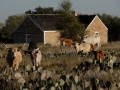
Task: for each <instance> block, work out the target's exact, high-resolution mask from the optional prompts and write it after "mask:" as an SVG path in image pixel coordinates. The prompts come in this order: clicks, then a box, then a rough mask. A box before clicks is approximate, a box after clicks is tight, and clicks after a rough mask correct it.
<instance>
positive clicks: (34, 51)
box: [31, 48, 40, 60]
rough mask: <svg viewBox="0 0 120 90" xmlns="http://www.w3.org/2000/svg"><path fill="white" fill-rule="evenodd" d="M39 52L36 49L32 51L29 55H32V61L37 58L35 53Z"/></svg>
mask: <svg viewBox="0 0 120 90" xmlns="http://www.w3.org/2000/svg"><path fill="white" fill-rule="evenodd" d="M39 51H40V49H39V48H36V49H33V51H32V52H31V55H32V58H33V59H34V60H36V58H37V53H38V52H39Z"/></svg>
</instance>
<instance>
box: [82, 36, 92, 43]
mask: <svg viewBox="0 0 120 90" xmlns="http://www.w3.org/2000/svg"><path fill="white" fill-rule="evenodd" d="M89 37H90V35H85V36H84V37H83V41H82V42H83V43H86V42H89Z"/></svg>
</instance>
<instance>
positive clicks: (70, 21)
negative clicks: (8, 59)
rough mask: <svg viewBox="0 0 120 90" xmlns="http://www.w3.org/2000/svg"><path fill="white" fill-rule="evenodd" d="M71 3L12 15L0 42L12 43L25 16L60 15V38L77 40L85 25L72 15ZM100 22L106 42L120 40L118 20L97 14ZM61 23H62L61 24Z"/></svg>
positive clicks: (64, 0)
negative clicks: (105, 35) (106, 37)
mask: <svg viewBox="0 0 120 90" xmlns="http://www.w3.org/2000/svg"><path fill="white" fill-rule="evenodd" d="M71 8H72V3H71V2H70V1H69V0H63V1H62V2H61V3H59V7H58V9H56V10H54V8H53V7H40V6H38V7H36V8H35V9H34V10H33V11H32V10H27V11H26V12H25V13H24V14H21V15H12V16H9V17H8V18H7V20H6V21H5V24H4V26H3V27H2V28H0V41H1V42H6V43H12V42H13V35H12V32H13V31H14V30H15V28H16V27H17V26H18V25H19V24H20V22H21V21H22V20H23V19H24V18H25V17H26V16H27V14H60V15H61V17H59V18H58V22H57V29H58V30H59V31H60V32H61V37H66V38H73V39H78V36H77V35H79V36H83V35H84V30H85V25H84V24H83V23H80V22H79V21H78V18H76V17H75V16H74V15H73V12H74V10H72V9H71ZM97 15H98V16H99V18H100V19H101V20H102V22H103V23H104V24H105V25H106V26H107V28H108V40H109V42H110V41H119V40H120V18H119V17H117V16H111V15H107V14H102V15H100V14H97ZM61 22H62V23H61ZM73 30H74V31H73Z"/></svg>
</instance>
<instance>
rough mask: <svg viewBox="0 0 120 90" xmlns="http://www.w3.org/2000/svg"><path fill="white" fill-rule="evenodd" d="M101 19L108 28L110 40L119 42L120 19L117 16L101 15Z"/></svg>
mask: <svg viewBox="0 0 120 90" xmlns="http://www.w3.org/2000/svg"><path fill="white" fill-rule="evenodd" d="M98 16H99V17H100V19H101V20H102V21H103V23H104V24H105V25H106V26H107V28H108V40H109V41H119V40H120V18H119V17H117V16H111V15H107V14H102V15H99V14H98Z"/></svg>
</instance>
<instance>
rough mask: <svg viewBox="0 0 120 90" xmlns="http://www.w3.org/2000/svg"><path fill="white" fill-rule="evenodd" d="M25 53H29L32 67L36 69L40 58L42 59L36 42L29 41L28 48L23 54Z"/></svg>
mask: <svg viewBox="0 0 120 90" xmlns="http://www.w3.org/2000/svg"><path fill="white" fill-rule="evenodd" d="M26 53H28V54H30V58H31V61H32V64H33V69H34V70H36V67H38V66H39V65H40V64H41V59H42V53H41V51H40V49H39V48H38V46H37V44H36V42H30V43H29V46H28V49H27V50H26V51H25V55H26Z"/></svg>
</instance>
